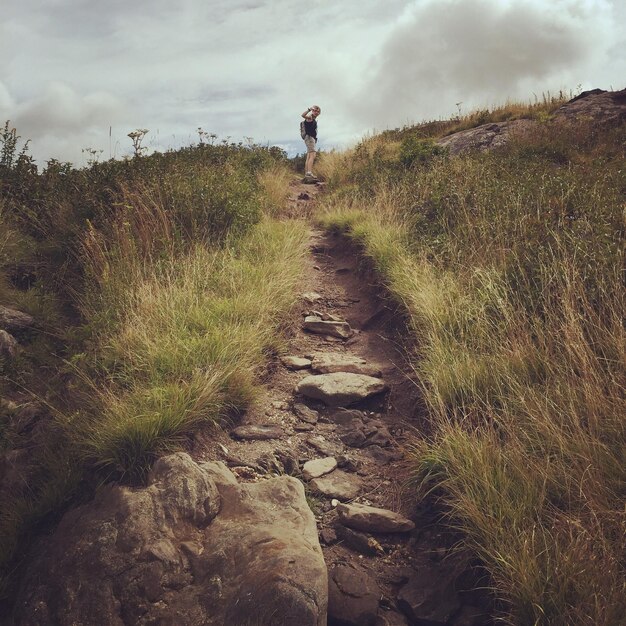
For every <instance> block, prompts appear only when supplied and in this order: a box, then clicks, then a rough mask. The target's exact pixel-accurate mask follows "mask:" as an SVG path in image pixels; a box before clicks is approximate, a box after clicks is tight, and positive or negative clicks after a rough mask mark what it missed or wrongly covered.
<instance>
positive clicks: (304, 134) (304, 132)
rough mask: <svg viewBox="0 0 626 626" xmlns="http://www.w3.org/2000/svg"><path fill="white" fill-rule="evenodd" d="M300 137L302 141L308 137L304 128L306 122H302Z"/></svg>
mask: <svg viewBox="0 0 626 626" xmlns="http://www.w3.org/2000/svg"><path fill="white" fill-rule="evenodd" d="M300 137H302V139H304V138H305V137H306V130H305V128H304V120H302V121H301V122H300Z"/></svg>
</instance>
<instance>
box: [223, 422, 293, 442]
mask: <svg viewBox="0 0 626 626" xmlns="http://www.w3.org/2000/svg"><path fill="white" fill-rule="evenodd" d="M231 435H232V436H233V437H235V438H236V439H247V440H256V439H280V438H281V437H282V436H283V435H284V431H283V429H282V428H281V427H280V426H276V425H275V424H248V425H245V426H238V427H237V428H235V429H234V430H233V431H232V432H231Z"/></svg>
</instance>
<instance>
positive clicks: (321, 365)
mask: <svg viewBox="0 0 626 626" xmlns="http://www.w3.org/2000/svg"><path fill="white" fill-rule="evenodd" d="M311 368H312V369H313V370H314V371H316V372H319V373H320V374H332V373H334V372H351V373H353V374H365V375H367V376H380V375H381V372H380V368H379V367H377V366H375V365H368V364H367V362H366V361H365V359H362V358H361V357H358V356H353V355H351V354H336V353H334V352H322V353H318V354H314V355H313V360H312V363H311Z"/></svg>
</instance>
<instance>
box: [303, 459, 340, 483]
mask: <svg viewBox="0 0 626 626" xmlns="http://www.w3.org/2000/svg"><path fill="white" fill-rule="evenodd" d="M336 467H337V460H336V459H335V458H334V457H332V456H327V457H326V458H324V459H313V460H312V461H307V462H306V463H305V464H304V467H303V468H302V475H303V476H304V479H305V480H312V479H313V478H319V477H320V476H324V475H325V474H329V473H330V472H332V471H333V470H334V469H335V468H336Z"/></svg>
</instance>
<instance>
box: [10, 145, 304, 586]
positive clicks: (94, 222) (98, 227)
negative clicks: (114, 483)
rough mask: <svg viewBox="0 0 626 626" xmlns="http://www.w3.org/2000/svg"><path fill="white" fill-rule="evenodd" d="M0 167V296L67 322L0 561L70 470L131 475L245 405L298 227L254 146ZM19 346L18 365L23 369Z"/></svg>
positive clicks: (60, 491)
mask: <svg viewBox="0 0 626 626" xmlns="http://www.w3.org/2000/svg"><path fill="white" fill-rule="evenodd" d="M59 169H61V170H62V171H59ZM0 173H1V174H2V175H3V182H4V183H5V186H4V188H3V192H4V193H3V196H2V197H1V198H0V202H1V204H0V208H1V209H2V212H0V221H1V222H2V223H4V224H6V225H7V226H8V225H10V226H11V228H12V229H13V235H12V237H11V238H5V237H3V238H2V240H1V241H0V257H1V258H0V260H2V261H3V263H2V265H1V266H0V269H3V270H4V271H3V272H0V301H5V302H7V303H10V304H18V305H20V306H24V308H26V309H30V310H31V312H33V313H34V314H35V315H37V313H38V312H39V313H40V314H41V313H42V309H41V308H39V310H33V308H32V307H29V306H28V302H29V301H33V302H37V301H38V300H39V299H40V294H41V293H42V291H44V292H46V294H47V297H50V298H52V299H53V300H54V299H56V301H57V302H67V304H71V307H72V309H73V310H74V312H75V316H78V317H75V319H78V320H79V322H80V325H79V326H78V327H74V328H72V327H70V328H69V329H67V330H66V337H68V338H72V342H73V347H74V355H73V356H72V357H71V360H70V362H68V363H66V365H65V367H66V369H67V371H68V372H72V376H71V381H70V389H68V391H69V395H70V396H71V397H72V403H71V406H67V405H65V406H52V407H51V409H52V411H53V415H54V417H53V421H52V423H51V424H50V425H49V426H48V431H47V432H48V435H47V437H48V440H47V442H46V444H45V445H43V446H40V447H39V448H37V449H36V450H33V451H32V458H31V462H30V465H29V467H28V468H27V471H28V478H27V479H28V481H29V486H30V488H29V490H28V492H26V493H24V492H20V493H16V494H15V496H14V497H9V501H6V502H3V507H2V511H1V512H0V556H1V557H2V561H3V562H4V563H5V564H6V563H9V562H10V558H11V555H12V554H13V553H14V550H15V547H16V545H17V542H18V540H19V538H20V536H22V535H23V533H24V532H25V530H26V529H27V528H28V527H29V526H30V525H32V524H33V523H35V522H37V521H38V520H40V519H41V518H42V516H44V515H47V514H49V513H51V512H54V511H55V510H58V509H59V507H60V506H64V503H66V502H67V500H68V498H69V497H71V496H72V494H73V493H75V491H76V490H77V489H78V488H79V486H80V485H83V486H84V485H85V482H84V481H85V479H88V480H89V481H91V483H92V484H93V483H94V481H93V479H95V482H96V483H97V482H99V481H102V480H103V479H108V478H124V479H131V480H135V481H136V480H139V479H141V477H142V476H143V475H144V474H145V472H146V470H147V469H148V468H149V466H150V464H151V462H152V460H153V459H154V458H155V457H156V456H158V455H159V454H161V453H163V452H164V451H166V450H171V449H172V448H176V447H178V446H180V445H181V444H184V442H185V440H186V438H187V437H188V436H189V435H190V434H191V433H193V431H194V430H195V429H196V428H198V427H200V426H207V425H209V426H210V425H214V424H217V423H218V422H219V421H220V419H221V418H222V417H224V416H226V415H232V413H233V411H237V410H243V409H245V407H246V405H247V404H248V403H249V402H250V401H251V400H252V399H253V398H254V395H255V390H256V386H257V384H258V375H259V373H260V371H261V369H262V366H263V365H264V363H265V362H266V359H267V357H268V355H269V354H270V353H271V352H272V351H273V350H274V349H276V346H277V344H278V343H279V341H280V331H281V324H282V323H283V321H284V320H285V316H286V314H287V313H288V312H289V309H290V307H291V306H292V304H293V302H294V301H295V299H296V287H297V283H298V279H299V273H300V269H301V267H302V264H301V263H300V259H301V257H302V255H303V254H304V253H305V250H306V236H307V231H306V227H305V225H304V224H303V223H302V222H299V221H297V220H290V221H281V220H279V219H277V218H276V217H272V216H277V215H279V214H280V211H281V209H282V207H283V206H284V203H285V200H286V196H287V191H288V190H287V185H288V183H289V180H290V174H289V172H288V169H287V166H286V163H285V161H284V159H283V158H281V156H280V155H279V154H272V153H271V150H270V151H268V150H267V149H264V148H256V147H252V148H243V147H242V146H236V145H230V146H227V145H223V146H206V145H205V146H200V147H197V148H191V149H186V150H182V151H180V152H178V153H170V154H167V155H155V156H154V157H149V158H142V159H135V160H134V161H132V162H130V163H117V162H110V163H106V164H97V165H95V166H93V167H91V168H90V169H88V170H81V171H77V170H72V169H71V168H69V167H66V166H62V167H61V166H59V165H57V164H54V163H53V164H52V165H51V166H49V168H48V170H46V171H44V172H43V173H42V174H36V173H33V171H32V169H31V170H30V171H29V172H26V173H24V172H23V171H16V169H15V168H13V169H11V170H6V169H5V170H4V171H0ZM50 177H52V178H53V183H54V184H51V185H48V182H49V181H48V179H49V178H50ZM64 177H70V178H71V179H72V181H71V184H67V189H65V191H64V190H63V184H64ZM42 197H43V198H44V199H45V202H41V198H42ZM25 242H30V243H31V244H32V251H31V252H30V253H29V254H28V255H26V253H25V248H24V245H22V244H24V243H25ZM14 248H15V249H14ZM17 252H20V253H21V254H22V253H23V256H24V259H19V258H18V257H19V255H18V254H17ZM27 264H30V265H29V267H30V266H32V267H33V268H34V270H35V271H36V272H37V283H36V284H35V285H34V286H33V287H32V288H31V289H28V290H27V291H19V290H16V289H14V288H13V287H12V285H11V283H10V281H7V280H5V279H4V277H5V276H6V275H8V273H9V270H10V269H11V268H12V267H14V266H15V267H19V268H23V267H25V265H27ZM61 269H62V270H63V279H59V280H58V282H57V281H53V282H52V284H48V285H47V286H48V290H47V291H46V290H45V286H46V285H45V283H46V282H47V281H46V278H47V277H49V276H53V275H59V274H61V273H62V272H61V271H60V270H61ZM68 281H71V284H68ZM42 284H43V286H42ZM68 296H69V298H68ZM39 320H40V321H43V323H44V324H47V325H50V324H51V322H52V320H51V319H49V318H44V319H43V320H42V317H41V316H40V317H39ZM66 321H67V320H66ZM57 326H58V325H57ZM31 347H32V346H30V347H28V348H26V350H25V352H24V362H25V367H26V369H28V368H29V367H30V368H31V369H32V370H33V371H34V373H35V375H36V372H37V366H38V363H37V362H32V355H31V354H30V353H29V350H30V348H31ZM29 358H31V362H28V359H29ZM56 366H57V367H58V363H57V364H56ZM25 380H26V379H25ZM9 391H10V390H9ZM0 435H2V433H1V432H0ZM12 443H15V442H14V441H13V442H12ZM10 444H11V441H8V442H7V445H10ZM18 445H19V442H18ZM2 582H3V581H2V580H1V579H0V583H2ZM4 583H5V584H10V580H9V579H5V581H4ZM0 586H1V585H0Z"/></svg>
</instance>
